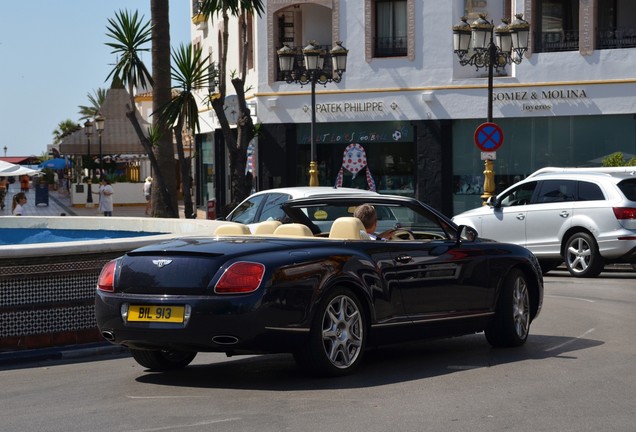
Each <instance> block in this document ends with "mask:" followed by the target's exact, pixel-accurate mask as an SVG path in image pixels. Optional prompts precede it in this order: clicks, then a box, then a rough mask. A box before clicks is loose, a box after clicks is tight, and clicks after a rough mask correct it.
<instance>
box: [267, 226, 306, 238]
mask: <svg viewBox="0 0 636 432" xmlns="http://www.w3.org/2000/svg"><path fill="white" fill-rule="evenodd" d="M274 235H281V236H294V237H298V236H302V237H313V236H314V234H313V233H312V232H311V230H310V229H309V227H308V226H306V225H303V224H299V223H289V224H282V225H281V226H279V227H278V228H276V230H275V231H274Z"/></svg>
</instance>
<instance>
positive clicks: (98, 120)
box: [95, 113, 106, 180]
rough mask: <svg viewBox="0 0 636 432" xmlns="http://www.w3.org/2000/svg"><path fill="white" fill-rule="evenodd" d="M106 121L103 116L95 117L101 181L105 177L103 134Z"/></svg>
mask: <svg viewBox="0 0 636 432" xmlns="http://www.w3.org/2000/svg"><path fill="white" fill-rule="evenodd" d="M105 121H106V119H105V118H104V116H102V115H101V114H99V113H98V114H97V117H95V129H96V130H97V135H98V136H99V178H100V180H101V178H102V176H103V175H104V161H103V159H104V154H103V153H102V132H103V130H104V122H105Z"/></svg>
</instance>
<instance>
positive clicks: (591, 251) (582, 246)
mask: <svg viewBox="0 0 636 432" xmlns="http://www.w3.org/2000/svg"><path fill="white" fill-rule="evenodd" d="M564 254H565V266H566V267H567V269H568V271H569V272H570V274H571V275H572V276H574V277H581V278H591V277H596V276H598V275H599V274H600V273H601V272H602V271H603V267H604V265H605V263H604V262H603V257H601V254H600V253H599V251H598V245H597V244H596V240H594V237H592V235H590V234H588V233H586V232H578V233H576V234H574V235H572V236H571V237H570V238H569V239H568V241H567V243H566V244H565V249H564Z"/></svg>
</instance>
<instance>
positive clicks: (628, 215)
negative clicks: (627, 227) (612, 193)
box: [612, 207, 636, 219]
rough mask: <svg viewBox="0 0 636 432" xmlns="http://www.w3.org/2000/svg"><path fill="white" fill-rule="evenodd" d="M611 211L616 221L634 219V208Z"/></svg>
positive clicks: (635, 209)
mask: <svg viewBox="0 0 636 432" xmlns="http://www.w3.org/2000/svg"><path fill="white" fill-rule="evenodd" d="M612 210H614V215H615V216H616V219H636V208H630V207H614V208H613V209H612Z"/></svg>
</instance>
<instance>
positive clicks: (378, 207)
mask: <svg viewBox="0 0 636 432" xmlns="http://www.w3.org/2000/svg"><path fill="white" fill-rule="evenodd" d="M373 207H375V211H376V214H377V227H376V233H378V234H379V233H382V232H385V231H389V230H393V229H406V230H409V231H413V232H414V233H425V234H422V236H420V238H428V237H434V238H445V239H446V238H449V237H452V235H450V234H449V232H454V231H453V230H452V229H451V227H450V226H449V225H448V224H447V223H446V222H445V221H443V220H441V219H439V218H438V217H437V216H436V215H435V214H434V213H432V212H428V211H426V210H425V209H424V208H422V209H418V210H420V211H415V210H414V209H412V208H410V207H406V206H402V205H399V204H396V205H389V204H376V203H374V204H373ZM299 209H300V210H302V212H303V213H304V214H305V215H306V216H307V217H308V219H309V220H310V221H311V222H312V224H313V225H315V226H316V227H317V228H318V229H319V232H320V234H326V233H329V230H330V229H331V225H332V224H333V222H334V221H335V220H336V219H337V218H339V217H347V216H348V217H351V216H353V214H354V212H355V210H356V206H355V205H344V204H342V205H340V204H329V205H325V204H322V205H308V206H305V207H300V208H299ZM423 236H424V237H423ZM415 237H416V238H418V236H417V235H416V236H415Z"/></svg>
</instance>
